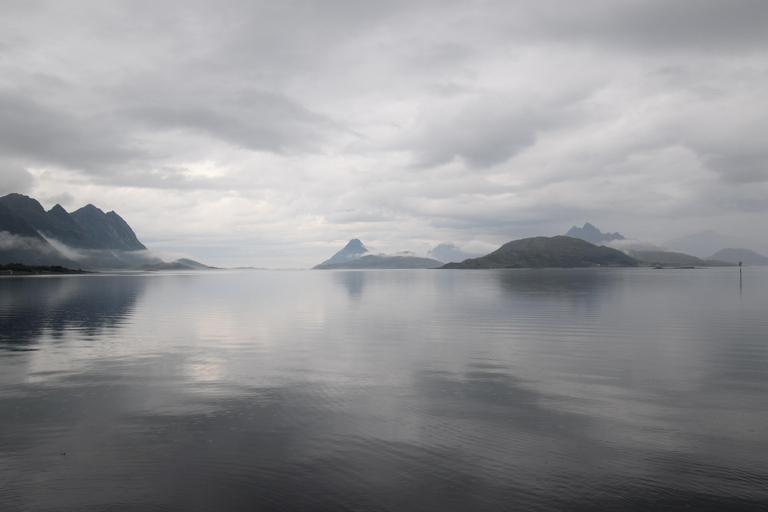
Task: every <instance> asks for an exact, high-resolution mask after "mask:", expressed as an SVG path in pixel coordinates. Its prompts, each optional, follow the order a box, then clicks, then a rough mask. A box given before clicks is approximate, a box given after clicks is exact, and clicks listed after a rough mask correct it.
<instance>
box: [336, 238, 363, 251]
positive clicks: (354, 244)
mask: <svg viewBox="0 0 768 512" xmlns="http://www.w3.org/2000/svg"><path fill="white" fill-rule="evenodd" d="M342 250H343V251H347V250H353V251H357V252H368V249H366V248H365V245H363V242H361V241H360V239H359V238H353V239H352V240H350V241H349V242H347V245H346V246H344V249H342Z"/></svg>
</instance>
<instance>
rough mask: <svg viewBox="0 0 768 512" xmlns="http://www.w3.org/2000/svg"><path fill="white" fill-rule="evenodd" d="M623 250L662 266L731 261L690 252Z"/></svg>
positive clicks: (640, 259) (717, 264)
mask: <svg viewBox="0 0 768 512" xmlns="http://www.w3.org/2000/svg"><path fill="white" fill-rule="evenodd" d="M625 252H626V253H627V254H628V255H629V256H631V257H633V258H634V259H636V260H637V261H640V262H642V263H649V264H652V265H660V266H662V267H728V266H731V263H728V262H726V261H725V260H723V259H722V258H708V259H707V260H702V259H701V258H697V257H696V256H691V255H690V254H683V253H681V252H670V251H636V250H631V249H627V250H625Z"/></svg>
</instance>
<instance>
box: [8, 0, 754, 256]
mask: <svg viewBox="0 0 768 512" xmlns="http://www.w3.org/2000/svg"><path fill="white" fill-rule="evenodd" d="M0 5H1V6H2V12H3V15H2V16H0V177H1V178H0V194H2V195H5V194H6V193H10V192H18V193H22V194H26V195H29V196H32V197H35V198H36V199H38V200H39V201H40V202H41V203H42V204H43V206H44V207H45V208H47V209H48V208H51V207H53V206H54V205H55V204H57V203H59V204H61V205H62V206H63V207H64V208H66V209H67V210H68V211H74V210H76V209H78V208H80V207H81V206H84V205H85V204H88V203H92V204H94V205H96V206H98V207H99V208H101V209H102V210H104V211H110V210H114V211H116V212H117V213H118V214H120V216H121V217H123V218H124V219H125V220H126V221H127V222H128V223H129V224H130V225H131V227H132V228H133V229H134V231H135V232H136V234H137V235H138V237H139V239H140V240H141V241H142V242H143V243H144V244H145V245H147V246H148V247H149V248H150V249H152V250H154V251H157V252H158V253H160V254H167V255H183V256H187V257H191V258H193V259H196V260H198V261H202V262H204V263H207V264H210V265H216V266H228V267H232V266H255V267H269V268H306V267H311V266H312V265H315V264H317V263H319V262H320V261H323V260H325V259H327V258H329V257H330V256H331V255H332V254H333V253H335V252H336V251H337V250H339V249H341V248H342V247H343V246H344V245H345V244H346V242H347V241H348V240H349V239H351V238H359V239H360V240H362V241H363V243H364V244H365V245H366V246H367V247H368V248H369V249H370V250H371V251H372V252H384V253H396V252H399V251H413V252H415V253H416V254H418V255H422V256H423V255H426V253H427V251H429V250H430V249H432V248H433V247H435V246H437V245H438V244H441V243H453V244H456V245H457V246H458V247H459V248H461V249H463V250H466V251H468V252H475V253H486V252H489V251H491V250H493V249H495V248H497V247H498V246H500V245H501V244H503V243H505V242H508V241H510V240H514V239H518V238H524V237H528V236H540V235H541V236H553V235H557V234H564V233H565V232H566V231H567V230H568V229H569V228H570V227H571V226H573V225H578V226H581V225H583V224H584V223H585V222H590V223H592V224H594V225H595V226H597V227H598V228H599V229H601V230H602V231H604V232H607V231H611V232H615V231H618V232H620V233H621V234H622V235H624V236H625V237H628V238H632V239H637V240H643V241H648V242H651V243H656V244H663V243H664V241H666V240H670V239H673V238H676V237H681V236H685V235H689V234H692V233H697V232H701V231H704V230H708V229H712V230H715V231H717V232H718V233H721V234H725V235H731V236H736V237H740V238H741V239H742V240H745V243H748V244H751V245H749V247H750V248H753V249H755V250H762V251H768V30H766V29H765V27H766V26H768V2H765V1H764V0H739V1H734V2H726V1H724V0H719V1H712V0H643V1H627V0H583V1H580V2H573V1H570V0H537V1H536V2H530V1H525V2H523V1H517V0H504V1H498V2H497V1H493V0H487V1H461V2H458V1H451V0H441V1H418V0H409V1H399V0H391V1H388V2H380V1H365V0H327V1H322V0H315V1H309V0H307V1H304V0H282V1H279V2H274V1H270V2H266V1H258V0H247V1H239V0H218V1H217V2H212V1H199V0H183V1H174V0H169V1H160V2H158V1H156V0H153V1H146V0H126V1H110V0H98V1H86V0H83V1H75V2H60V1H55V0H54V1H37V0H0Z"/></svg>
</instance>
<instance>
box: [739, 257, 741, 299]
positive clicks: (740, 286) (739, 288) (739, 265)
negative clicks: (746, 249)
mask: <svg viewBox="0 0 768 512" xmlns="http://www.w3.org/2000/svg"><path fill="white" fill-rule="evenodd" d="M739 292H741V262H739Z"/></svg>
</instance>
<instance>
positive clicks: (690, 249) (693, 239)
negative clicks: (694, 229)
mask: <svg viewBox="0 0 768 512" xmlns="http://www.w3.org/2000/svg"><path fill="white" fill-rule="evenodd" d="M739 245H741V244H740V243H739V241H738V240H737V239H736V238H734V237H732V236H726V235H721V234H719V233H715V232H714V231H712V230H711V229H709V230H707V231H702V232H701V233H695V234H693V235H688V236H684V237H681V238H676V239H674V240H669V241H667V242H664V247H667V248H669V249H670V250H673V251H680V252H684V253H686V254H693V255H694V256H698V257H699V258H707V257H709V256H710V255H714V254H715V253H716V252H717V251H719V250H721V249H724V248H726V247H738V246H739Z"/></svg>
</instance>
